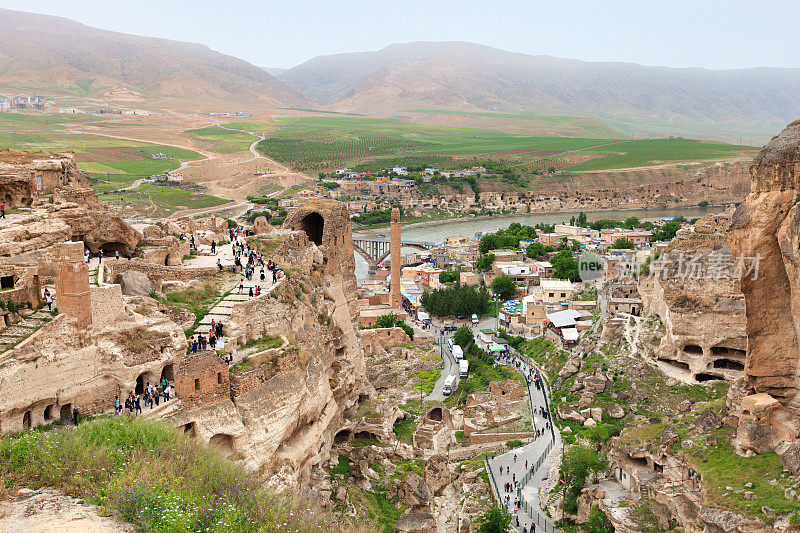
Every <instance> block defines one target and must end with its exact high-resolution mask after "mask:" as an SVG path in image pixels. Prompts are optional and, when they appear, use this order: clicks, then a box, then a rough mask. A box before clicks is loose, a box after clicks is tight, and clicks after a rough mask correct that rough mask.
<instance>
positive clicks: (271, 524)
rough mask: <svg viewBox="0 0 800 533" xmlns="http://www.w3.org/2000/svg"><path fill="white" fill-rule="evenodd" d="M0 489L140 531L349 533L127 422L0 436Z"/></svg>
mask: <svg viewBox="0 0 800 533" xmlns="http://www.w3.org/2000/svg"><path fill="white" fill-rule="evenodd" d="M0 483H1V484H2V487H3V489H5V490H13V489H15V488H20V487H29V488H33V489H38V488H42V487H52V488H56V489H59V490H61V491H63V492H64V493H66V494H68V495H71V496H76V497H80V498H84V499H86V501H88V502H90V503H92V504H95V505H98V506H100V507H101V509H102V510H103V511H104V512H108V513H113V514H116V515H119V516H120V517H122V518H123V519H125V520H126V521H128V522H131V523H133V524H135V525H136V526H137V527H138V528H139V529H140V530H142V531H154V532H165V533H166V532H170V533H172V532H200V531H202V532H213V531H225V532H260V531H276V530H278V529H280V530H285V531H298V532H310V531H330V532H336V531H343V530H346V529H348V527H347V525H346V524H344V523H342V522H341V521H340V520H339V519H337V517H335V516H334V515H331V514H328V513H324V512H322V511H319V510H317V509H314V508H312V507H311V506H310V505H309V504H308V502H307V501H305V500H299V499H295V498H293V497H292V496H291V495H288V494H283V495H277V494H274V493H272V492H271V491H269V490H267V489H266V488H265V487H264V485H262V484H261V482H260V481H259V480H258V479H257V477H256V476H255V475H253V474H250V473H248V472H247V471H245V470H244V468H242V467H241V466H239V465H237V464H235V463H233V462H231V461H229V460H227V459H225V458H223V457H222V456H221V455H220V454H218V453H217V452H216V451H214V450H213V449H211V448H207V447H205V446H201V445H198V444H197V443H196V442H195V441H192V440H190V439H188V438H185V437H184V436H183V435H181V434H180V433H179V432H176V431H175V430H174V429H172V428H170V427H169V426H167V425H165V424H164V423H163V422H157V421H152V420H141V419H133V418H129V417H126V416H120V417H115V418H111V419H99V420H95V421H90V422H86V423H84V424H81V425H79V426H78V427H77V428H75V429H68V428H63V427H61V428H58V429H51V430H34V431H29V432H26V433H24V434H22V435H13V436H4V437H0Z"/></svg>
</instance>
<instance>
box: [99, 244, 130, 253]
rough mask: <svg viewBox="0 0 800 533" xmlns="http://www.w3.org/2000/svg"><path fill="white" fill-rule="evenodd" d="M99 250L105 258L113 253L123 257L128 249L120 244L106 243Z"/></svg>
mask: <svg viewBox="0 0 800 533" xmlns="http://www.w3.org/2000/svg"><path fill="white" fill-rule="evenodd" d="M100 248H101V249H102V250H103V255H105V256H106V257H108V256H112V255H114V252H119V255H120V256H124V255H125V250H127V249H128V247H127V246H125V243H122V242H107V243H105V244H102V245H101V246H100Z"/></svg>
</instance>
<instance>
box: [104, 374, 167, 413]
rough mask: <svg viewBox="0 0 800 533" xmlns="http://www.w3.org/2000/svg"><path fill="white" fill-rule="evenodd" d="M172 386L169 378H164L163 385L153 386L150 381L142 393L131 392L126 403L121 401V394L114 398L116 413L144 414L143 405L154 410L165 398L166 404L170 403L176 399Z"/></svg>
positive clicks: (162, 379)
mask: <svg viewBox="0 0 800 533" xmlns="http://www.w3.org/2000/svg"><path fill="white" fill-rule="evenodd" d="M174 395H175V393H174V391H173V387H172V385H171V384H170V383H169V382H168V381H167V378H165V377H162V378H161V383H160V384H156V385H152V384H151V383H150V382H149V381H148V382H147V385H146V386H145V387H144V390H143V391H142V392H141V393H137V392H135V391H130V392H129V393H128V396H127V397H126V398H125V401H124V402H123V401H120V398H119V394H117V395H115V396H114V412H115V413H116V414H118V415H121V414H123V411H124V412H125V414H128V415H132V414H138V415H140V414H142V405H144V407H148V406H149V407H150V409H153V408H155V407H157V406H158V405H159V403H160V401H161V399H162V398H163V401H164V402H168V401H169V400H170V399H172V398H173V397H174Z"/></svg>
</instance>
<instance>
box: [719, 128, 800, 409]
mask: <svg viewBox="0 0 800 533" xmlns="http://www.w3.org/2000/svg"><path fill="white" fill-rule="evenodd" d="M750 178H751V192H750V194H749V195H748V197H747V201H746V202H745V203H744V204H742V205H741V206H740V207H739V208H738V209H737V210H736V212H735V213H734V216H733V221H732V224H731V228H730V230H729V240H730V245H731V249H732V250H733V251H734V253H735V254H743V255H744V256H747V257H758V258H759V260H758V275H757V276H755V275H749V276H745V277H744V278H743V279H742V280H741V288H742V292H743V293H744V295H745V298H746V300H747V337H748V341H749V346H748V355H747V364H746V367H745V376H746V379H747V384H748V386H749V388H750V390H752V391H753V392H757V393H759V392H763V393H766V394H769V395H771V396H773V397H775V398H777V399H779V400H781V401H782V402H783V403H788V402H790V401H791V400H792V399H793V398H794V397H795V395H796V394H797V386H798V382H797V370H798V369H797V364H798V358H800V351H799V350H798V326H800V277H798V267H800V219H799V217H800V207H798V205H797V203H796V202H797V195H798V192H800V122H795V123H793V124H791V125H790V126H789V127H787V128H786V129H785V130H783V131H782V132H781V133H780V135H778V136H776V137H775V138H773V139H772V141H770V142H769V144H767V145H766V146H765V147H764V149H763V150H762V151H761V152H760V153H759V154H758V156H756V158H755V160H754V161H753V165H752V166H751V167H750Z"/></svg>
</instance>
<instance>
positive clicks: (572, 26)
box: [0, 0, 800, 68]
mask: <svg viewBox="0 0 800 533" xmlns="http://www.w3.org/2000/svg"><path fill="white" fill-rule="evenodd" d="M0 7H5V8H8V9H18V10H21V11H33V12H37V13H47V14H51V15H59V16H63V17H68V18H71V19H73V20H77V21H78V22H82V23H84V24H87V25H89V26H94V27H97V28H103V29H108V30H114V31H120V32H125V33H132V34H137V35H148V36H153V37H164V38H168V39H176V40H180V41H192V42H199V43H203V44H206V45H208V46H210V47H211V48H213V49H215V50H218V51H220V52H223V53H226V54H231V55H234V56H237V57H240V58H242V59H245V60H247V61H250V62H251V63H253V64H255V65H258V66H262V67H291V66H294V65H297V64H299V63H302V62H303V61H306V60H308V59H311V58H312V57H314V56H317V55H324V54H334V53H340V52H353V51H364V50H378V49H380V48H383V47H384V46H386V45H388V44H391V43H397V42H409V41H423V40H426V41H451V40H459V41H472V42H475V43H481V44H486V45H489V46H495V47H497V48H502V49H505V50H509V51H513V52H523V53H528V54H548V55H554V56H560V57H570V58H577V59H584V60H589V61H627V62H634V63H642V64H645V65H665V66H671V67H706V68H743V67H754V66H777V67H800V54H798V50H800V32H798V31H797V27H798V23H799V22H800V0H688V1H684V0H670V1H663V0H658V1H654V0H639V1H622V0H620V1H615V0H589V1H584V0H549V1H546V2H542V1H538V0H479V1H478V0H460V1H451V0H392V1H385V0H371V1H363V0H339V1H335V0H282V1H273V0H213V1H212V0H193V1H187V0H160V1H155V0H126V1H120V0H0Z"/></svg>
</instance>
